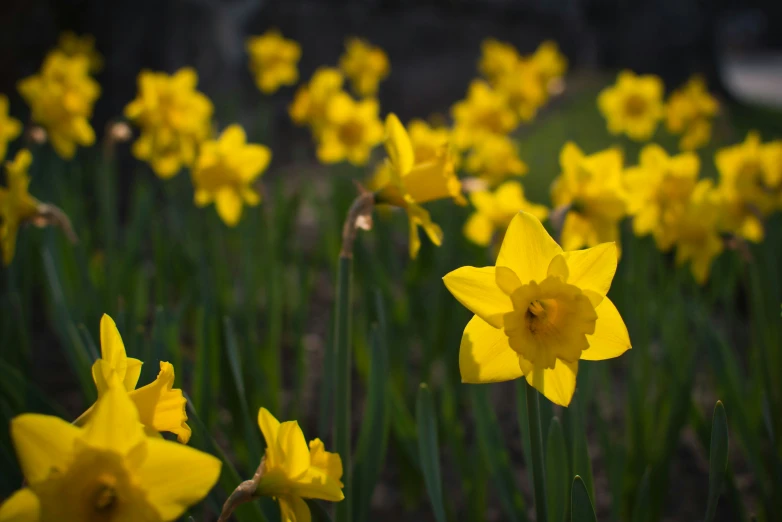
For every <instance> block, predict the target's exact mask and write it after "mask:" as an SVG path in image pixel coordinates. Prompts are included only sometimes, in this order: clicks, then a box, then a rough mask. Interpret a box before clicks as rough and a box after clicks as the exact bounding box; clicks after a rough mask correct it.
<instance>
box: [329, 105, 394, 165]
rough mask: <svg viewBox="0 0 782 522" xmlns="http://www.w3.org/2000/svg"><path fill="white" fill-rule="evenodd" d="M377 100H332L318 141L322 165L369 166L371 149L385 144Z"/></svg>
mask: <svg viewBox="0 0 782 522" xmlns="http://www.w3.org/2000/svg"><path fill="white" fill-rule="evenodd" d="M379 110H380V107H379V106H378V103H377V100H375V99H372V98H367V99H364V100H361V101H355V100H354V99H353V98H351V97H350V95H348V94H347V93H344V92H340V93H337V94H335V95H334V96H332V97H331V98H330V99H329V101H328V104H327V106H326V120H325V123H324V125H323V128H322V129H321V131H320V133H319V134H318V135H317V136H316V138H317V140H318V150H317V154H318V159H319V160H320V161H322V162H323V163H339V162H341V161H345V160H347V161H349V162H350V163H352V164H353V165H359V166H360V165H366V163H367V161H368V160H369V155H370V153H371V152H372V149H373V148H374V147H375V146H376V145H377V144H379V143H380V142H381V141H383V124H382V123H381V122H380V119H379V117H378V112H379Z"/></svg>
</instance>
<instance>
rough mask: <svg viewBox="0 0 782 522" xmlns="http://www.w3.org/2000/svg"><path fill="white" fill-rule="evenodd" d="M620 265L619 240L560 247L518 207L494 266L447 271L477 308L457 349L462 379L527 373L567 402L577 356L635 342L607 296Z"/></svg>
mask: <svg viewBox="0 0 782 522" xmlns="http://www.w3.org/2000/svg"><path fill="white" fill-rule="evenodd" d="M616 264H617V249H616V245H615V244H614V243H604V244H601V245H598V246H596V247H595V248H590V249H588V250H578V251H573V252H563V251H562V249H561V248H560V247H559V245H557V243H556V242H555V241H554V240H553V239H552V238H551V236H549V235H548V233H547V232H546V229H545V228H543V225H541V223H540V221H538V220H537V219H536V218H534V217H533V216H531V215H530V214H527V213H526V212H519V213H518V214H517V215H516V216H515V217H514V218H513V221H511V224H510V226H509V227H508V231H507V232H506V234H505V239H504V240H503V242H502V247H501V248H500V253H499V256H498V257H497V264H496V266H489V267H484V268H475V267H470V266H468V267H462V268H459V269H457V270H454V271H453V272H451V273H449V274H447V275H446V276H445V277H444V278H443V281H444V282H445V286H446V287H447V288H448V290H449V291H450V292H451V293H452V294H453V295H454V297H456V299H458V301H459V302H460V303H462V304H463V305H464V306H465V307H467V308H468V309H469V310H470V311H471V312H473V313H474V314H475V316H473V318H472V320H471V321H470V322H469V323H468V324H467V327H466V328H465V330H464V334H463V336H462V342H461V347H460V349H459V368H460V370H461V374H462V382H467V383H487V382H498V381H507V380H511V379H518V378H519V377H522V376H523V377H525V378H526V379H527V382H528V383H529V384H530V385H532V386H534V387H535V388H536V389H537V390H538V391H540V392H541V393H542V394H543V395H544V396H546V398H548V399H549V400H550V401H552V402H554V403H555V404H559V405H562V406H567V405H568V404H570V400H571V399H572V397H573V392H574V391H575V388H576V374H577V373H578V361H579V360H581V359H584V360H590V361H595V360H603V359H610V358H613V357H618V356H619V355H621V354H623V353H624V352H625V351H627V350H628V349H629V348H630V337H629V335H628V333H627V328H626V327H625V324H624V321H623V320H622V317H621V316H620V315H619V312H618V311H617V309H616V307H615V306H614V304H613V303H612V302H611V300H610V299H608V297H606V293H607V292H608V289H609V287H610V286H611V280H612V279H613V277H614V273H615V271H616Z"/></svg>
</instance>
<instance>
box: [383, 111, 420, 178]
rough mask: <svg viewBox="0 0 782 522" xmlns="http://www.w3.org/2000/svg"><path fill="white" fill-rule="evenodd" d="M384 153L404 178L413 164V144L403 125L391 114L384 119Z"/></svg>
mask: <svg viewBox="0 0 782 522" xmlns="http://www.w3.org/2000/svg"><path fill="white" fill-rule="evenodd" d="M386 152H387V153H388V157H389V158H390V159H391V163H392V164H393V165H394V168H395V169H396V170H397V171H398V172H399V174H400V175H401V176H404V175H405V174H407V173H408V172H410V169H412V168H413V164H414V163H415V153H414V151H413V144H412V143H410V136H408V135H407V131H406V130H405V127H404V125H402V123H401V122H400V121H399V118H397V117H396V114H394V113H393V112H392V113H390V114H389V115H388V116H387V117H386Z"/></svg>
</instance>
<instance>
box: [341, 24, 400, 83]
mask: <svg viewBox="0 0 782 522" xmlns="http://www.w3.org/2000/svg"><path fill="white" fill-rule="evenodd" d="M339 68H340V69H342V72H344V73H345V76H347V77H348V78H349V79H350V83H351V86H352V87H353V92H355V93H356V94H357V95H358V96H361V97H367V96H375V95H377V88H378V85H379V84H380V82H381V81H382V80H384V79H385V78H386V77H387V76H388V74H389V72H391V67H390V65H389V63H388V56H386V53H385V52H384V51H383V49H381V48H380V47H376V46H374V45H371V44H369V43H368V42H366V41H365V40H362V39H361V38H349V39H348V40H347V41H346V42H345V53H344V54H343V55H342V56H341V57H340V59H339Z"/></svg>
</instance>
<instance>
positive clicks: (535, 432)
mask: <svg viewBox="0 0 782 522" xmlns="http://www.w3.org/2000/svg"><path fill="white" fill-rule="evenodd" d="M526 386H527V393H526V395H527V420H528V421H529V438H530V443H531V444H530V447H531V449H532V481H533V492H534V495H535V515H536V516H535V520H536V521H537V522H546V521H547V520H548V514H547V512H546V509H547V508H546V489H545V484H546V477H545V476H544V475H543V433H542V431H541V428H540V407H539V403H538V392H537V390H536V389H535V388H533V387H532V386H530V385H529V383H527V384H526Z"/></svg>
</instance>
